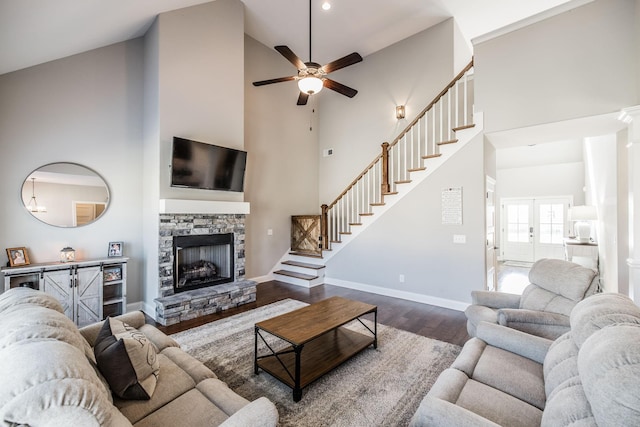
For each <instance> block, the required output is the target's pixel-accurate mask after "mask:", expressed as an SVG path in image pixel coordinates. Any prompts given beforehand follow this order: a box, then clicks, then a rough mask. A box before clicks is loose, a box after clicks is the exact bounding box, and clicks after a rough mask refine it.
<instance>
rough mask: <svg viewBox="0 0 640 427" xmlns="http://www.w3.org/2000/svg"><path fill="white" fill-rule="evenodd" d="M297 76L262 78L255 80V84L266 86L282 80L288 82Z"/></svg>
mask: <svg viewBox="0 0 640 427" xmlns="http://www.w3.org/2000/svg"><path fill="white" fill-rule="evenodd" d="M295 79H296V78H295V76H289V77H279V78H277V79H269V80H260V81H259V82H253V85H254V86H264V85H270V84H272V83H280V82H288V81H291V80H295Z"/></svg>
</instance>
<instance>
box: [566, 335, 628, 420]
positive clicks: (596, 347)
mask: <svg viewBox="0 0 640 427" xmlns="http://www.w3.org/2000/svg"><path fill="white" fill-rule="evenodd" d="M578 370H579V371H580V378H581V380H582V384H583V386H584V393H585V395H586V398H588V399H589V402H590V404H591V410H592V411H593V414H594V416H595V419H596V422H597V424H598V426H623V425H638V422H639V421H640V381H638V378H640V325H637V324H628V325H617V326H609V327H606V328H604V329H602V330H600V331H598V332H595V333H594V334H593V335H591V336H590V337H589V338H588V339H587V340H586V341H585V342H584V343H583V344H582V347H581V348H580V353H579V355H578Z"/></svg>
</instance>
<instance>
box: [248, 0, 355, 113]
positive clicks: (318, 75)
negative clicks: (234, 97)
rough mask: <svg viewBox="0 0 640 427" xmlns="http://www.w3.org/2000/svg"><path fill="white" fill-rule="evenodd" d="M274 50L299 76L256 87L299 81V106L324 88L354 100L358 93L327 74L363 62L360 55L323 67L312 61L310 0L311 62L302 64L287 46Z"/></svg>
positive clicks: (270, 80)
mask: <svg viewBox="0 0 640 427" xmlns="http://www.w3.org/2000/svg"><path fill="white" fill-rule="evenodd" d="M274 49H275V50H277V51H278V52H280V54H281V55H282V56H284V57H285V58H287V59H288V60H289V62H291V63H292V64H293V65H294V66H295V67H296V68H297V69H298V75H297V76H289V77H279V78H277V79H269V80H261V81H258V82H253V85H254V86H264V85H269V84H272V83H280V82H288V81H291V80H297V81H298V88H299V89H300V95H299V96H298V105H306V104H307V100H308V99H309V96H310V95H313V94H315V93H318V92H320V91H321V90H322V88H323V87H326V88H328V89H331V90H334V91H336V92H338V93H340V94H342V95H344V96H348V97H349V98H353V97H354V96H356V94H357V93H358V91H357V90H355V89H353V88H350V87H349V86H345V85H343V84H342V83H338V82H336V81H335V80H331V79H330V78H328V77H327V74H329V73H332V72H334V71H337V70H339V69H341V68H345V67H348V66H349V65H353V64H356V63H358V62H360V61H362V56H360V54H358V53H357V52H353V53H350V54H349V55H347V56H344V57H342V58H340V59H336V60H335V61H332V62H329V63H328V64H326V65H323V66H321V65H320V64H318V63H316V62H312V61H311V0H309V62H302V60H301V59H300V58H298V56H297V55H296V54H295V53H293V51H292V50H291V49H289V48H288V47H287V46H284V45H280V46H275V47H274Z"/></svg>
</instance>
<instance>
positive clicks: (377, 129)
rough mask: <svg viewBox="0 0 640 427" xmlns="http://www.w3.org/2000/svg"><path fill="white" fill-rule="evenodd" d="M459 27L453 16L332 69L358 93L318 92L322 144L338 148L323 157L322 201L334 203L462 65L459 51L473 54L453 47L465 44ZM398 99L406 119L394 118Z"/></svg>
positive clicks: (335, 75)
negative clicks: (460, 39) (353, 62)
mask: <svg viewBox="0 0 640 427" xmlns="http://www.w3.org/2000/svg"><path fill="white" fill-rule="evenodd" d="M457 33H458V28H457V26H456V25H455V23H454V21H453V19H449V20H447V21H444V22H443V23H441V24H438V25H436V26H434V27H432V28H429V29H427V30H425V31H423V32H421V33H418V34H416V35H414V36H412V37H409V38H407V39H405V40H403V41H400V42H398V43H396V44H394V45H391V46H389V47H387V48H385V49H383V50H381V51H379V52H376V53H374V54H372V55H369V56H367V57H365V58H364V60H363V62H361V63H359V64H356V65H352V66H350V67H347V68H344V69H342V70H339V71H337V72H336V73H332V74H331V75H330V78H332V79H333V80H336V81H338V82H340V83H343V84H345V85H347V86H350V87H352V88H354V89H356V90H358V94H357V95H356V96H355V97H354V98H352V99H349V98H347V97H345V96H342V95H340V94H338V93H336V92H332V91H330V90H327V89H324V90H323V91H322V92H321V93H320V94H318V102H319V105H318V110H319V117H320V121H319V126H318V128H319V131H318V132H319V133H318V138H319V149H320V150H323V149H327V148H333V150H334V154H333V155H332V156H330V157H321V158H320V186H321V187H320V194H319V195H320V200H319V203H318V205H321V204H323V203H327V204H329V203H331V202H332V201H333V200H334V199H335V197H337V196H338V195H339V194H340V193H341V192H342V190H344V189H345V188H346V186H347V185H348V184H349V183H350V182H351V181H352V180H353V179H354V178H355V177H356V176H357V175H358V174H359V173H360V172H362V171H363V170H364V168H365V167H366V166H367V165H368V164H369V163H370V162H371V161H372V160H373V159H374V158H375V157H376V156H377V155H379V154H380V152H381V148H380V146H381V144H382V143H383V142H385V141H387V142H391V141H392V140H393V139H394V138H395V137H396V136H397V135H398V134H399V133H400V132H401V131H402V130H403V129H404V128H405V127H406V126H407V125H408V124H409V122H411V120H413V118H414V117H415V116H416V115H417V114H418V113H419V112H420V111H421V110H422V109H423V108H425V107H426V106H427V105H428V104H429V102H431V101H432V99H433V98H434V97H435V96H436V95H437V94H438V93H439V92H440V91H441V90H442V89H443V88H444V87H445V86H446V85H447V84H448V83H449V82H450V81H451V80H452V79H453V77H454V76H455V75H456V74H458V72H460V71H461V69H454V66H455V65H456V62H460V57H461V56H464V55H465V54H466V58H467V61H466V62H467V63H468V62H469V61H470V60H471V53H470V52H469V51H468V48H467V46H466V45H464V49H465V50H464V52H463V53H460V52H459V50H456V49H454V48H458V49H462V47H461V44H460V43H454V39H455V38H456V34H457ZM465 65H466V64H465ZM461 68H462V67H461ZM396 105H406V114H407V116H406V117H407V119H405V120H400V121H398V120H396V118H395V107H396Z"/></svg>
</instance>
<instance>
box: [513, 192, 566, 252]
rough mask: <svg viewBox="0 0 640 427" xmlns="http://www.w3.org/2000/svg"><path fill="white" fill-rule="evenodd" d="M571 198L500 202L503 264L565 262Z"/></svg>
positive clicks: (519, 199)
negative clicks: (544, 260) (546, 261)
mask: <svg viewBox="0 0 640 427" xmlns="http://www.w3.org/2000/svg"><path fill="white" fill-rule="evenodd" d="M572 204H573V198H572V197H571V196H565V197H549V198H539V199H538V198H526V199H524V198H522V199H521V198H518V199H502V203H501V210H502V212H501V213H502V215H501V218H502V220H501V231H502V233H501V240H502V251H501V252H502V259H503V260H505V261H522V262H534V261H536V260H539V259H541V258H558V259H563V258H564V248H563V245H562V242H563V239H564V238H565V237H566V236H567V235H568V234H569V233H568V230H569V228H568V222H567V211H568V209H569V207H571V205H572Z"/></svg>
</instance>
